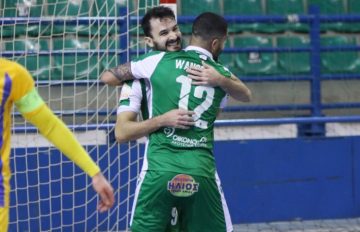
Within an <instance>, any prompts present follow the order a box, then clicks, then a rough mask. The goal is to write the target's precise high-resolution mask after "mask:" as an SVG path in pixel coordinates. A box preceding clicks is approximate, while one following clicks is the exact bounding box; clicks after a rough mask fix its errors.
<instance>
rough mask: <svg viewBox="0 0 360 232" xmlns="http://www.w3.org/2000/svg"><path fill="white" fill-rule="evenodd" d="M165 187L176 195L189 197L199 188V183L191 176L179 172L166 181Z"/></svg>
mask: <svg viewBox="0 0 360 232" xmlns="http://www.w3.org/2000/svg"><path fill="white" fill-rule="evenodd" d="M167 189H168V190H169V191H170V193H171V194H172V195H174V196H176V197H189V196H191V195H193V194H194V193H195V192H197V191H198V190H199V183H197V182H195V179H194V178H193V177H192V176H189V175H185V174H179V175H176V176H175V177H174V178H172V180H170V181H168V184H167Z"/></svg>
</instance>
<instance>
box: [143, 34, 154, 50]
mask: <svg viewBox="0 0 360 232" xmlns="http://www.w3.org/2000/svg"><path fill="white" fill-rule="evenodd" d="M144 41H145V44H146V45H147V46H149V47H151V48H153V47H154V40H153V39H152V38H151V37H148V36H145V38H144Z"/></svg>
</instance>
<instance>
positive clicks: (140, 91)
mask: <svg viewBox="0 0 360 232" xmlns="http://www.w3.org/2000/svg"><path fill="white" fill-rule="evenodd" d="M149 88H150V84H149V80H148V79H140V80H131V81H126V82H125V83H124V84H123V86H122V88H121V93H120V98H119V104H118V108H117V114H120V113H122V112H126V111H131V112H135V113H137V114H138V113H141V116H142V119H143V120H146V119H148V118H149V111H148V108H147V107H148V104H147V101H148V99H149V98H150V89H149Z"/></svg>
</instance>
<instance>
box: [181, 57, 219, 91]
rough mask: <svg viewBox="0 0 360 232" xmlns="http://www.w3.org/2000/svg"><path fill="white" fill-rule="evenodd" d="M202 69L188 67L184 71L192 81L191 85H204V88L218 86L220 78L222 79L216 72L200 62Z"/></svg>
mask: <svg viewBox="0 0 360 232" xmlns="http://www.w3.org/2000/svg"><path fill="white" fill-rule="evenodd" d="M202 65H203V67H202V68H201V67H195V66H192V67H189V68H187V69H186V72H187V73H188V77H189V78H191V79H192V82H191V84H194V85H206V86H211V87H215V86H219V85H220V81H221V78H224V77H223V76H222V75H221V74H220V73H219V72H218V71H216V70H215V68H213V67H212V66H210V65H208V64H206V63H205V62H204V61H203V62H202Z"/></svg>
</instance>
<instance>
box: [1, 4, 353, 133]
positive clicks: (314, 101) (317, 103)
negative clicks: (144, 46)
mask: <svg viewBox="0 0 360 232" xmlns="http://www.w3.org/2000/svg"><path fill="white" fill-rule="evenodd" d="M120 13H121V14H120V15H126V8H122V9H121V10H120ZM194 18H195V17H193V16H179V17H178V22H179V24H186V23H192V22H193V20H194ZM139 19H140V18H139V17H133V16H122V17H80V18H66V17H64V18H0V25H11V24H14V23H27V24H39V23H42V24H61V25H63V23H64V22H65V23H66V24H70V25H72V24H90V23H97V24H100V23H103V22H109V23H113V22H116V23H118V24H119V25H120V27H119V28H120V30H121V31H120V32H119V42H120V49H119V50H105V49H99V50H88V51H76V53H77V54H78V55H89V54H105V53H106V54H110V55H118V56H119V60H120V61H121V62H124V61H127V60H129V59H130V57H131V55H134V54H138V53H143V52H145V51H142V50H140V51H130V50H129V49H128V47H129V46H128V45H129V34H128V33H126V31H127V29H128V27H127V25H129V24H134V23H138V22H139ZM225 19H226V20H227V21H228V22H229V23H254V22H258V23H280V24H281V23H298V22H299V23H307V24H309V26H310V27H309V28H310V30H309V36H310V44H309V47H298V48H296V47H281V48H226V49H225V50H224V53H248V52H268V53H282V52H294V53H297V52H307V53H310V57H311V64H310V68H311V71H310V74H309V75H303V74H302V75H295V76H294V75H292V76H286V75H277V76H256V77H241V79H242V80H243V81H245V82H262V81H274V82H284V81H309V82H310V83H311V88H310V103H309V104H291V105H290V104H283V105H256V106H231V107H227V108H225V109H224V111H225V112H235V111H271V110H277V111H278V110H310V111H311V115H309V117H302V118H283V119H253V120H254V121H253V120H252V119H251V120H225V121H221V123H220V122H218V123H217V124H218V125H223V124H227V123H229V124H233V123H235V124H237V125H238V124H241V125H243V124H252V123H251V122H255V121H256V123H255V124H261V123H262V124H284V123H285V124H286V123H290V122H291V123H308V124H311V131H312V132H313V133H310V135H323V134H324V127H323V124H324V123H325V122H330V121H338V122H355V121H360V117H354V116H339V117H327V116H323V109H338V108H360V102H344V103H331V104H323V103H322V102H321V81H323V80H344V79H348V80H357V79H360V73H359V74H346V73H344V74H322V73H321V70H320V67H321V59H320V54H321V53H323V52H335V51H360V47H359V46H344V47H339V46H328V47H324V46H321V45H320V25H321V24H322V23H334V22H347V23H355V22H360V15H336V16H324V15H320V11H319V8H318V7H317V6H310V8H309V15H290V16H255V17H254V16H225ZM74 52H75V51H70V50H67V51H40V52H25V51H14V52H13V51H7V52H6V51H5V52H1V53H0V55H2V56H10V57H11V56H20V55H27V54H37V55H54V56H57V55H63V54H64V55H67V54H73V53H74ZM89 82H97V81H96V80H94V81H56V82H47V81H42V82H38V84H39V85H42V84H50V85H58V84H69V85H87V84H89ZM98 84H101V83H98ZM57 113H59V114H64V113H65V114H66V112H57ZM72 113H75V114H81V112H72ZM89 113H93V114H96V113H97V114H99V113H100V114H111V113H113V114H114V113H115V112H98V111H95V110H94V111H91V110H90V111H87V112H83V114H86V115H88V114H89ZM320 119H321V120H320ZM86 127H87V129H88V128H89V127H88V126H86ZM76 128H81V127H76Z"/></svg>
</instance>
